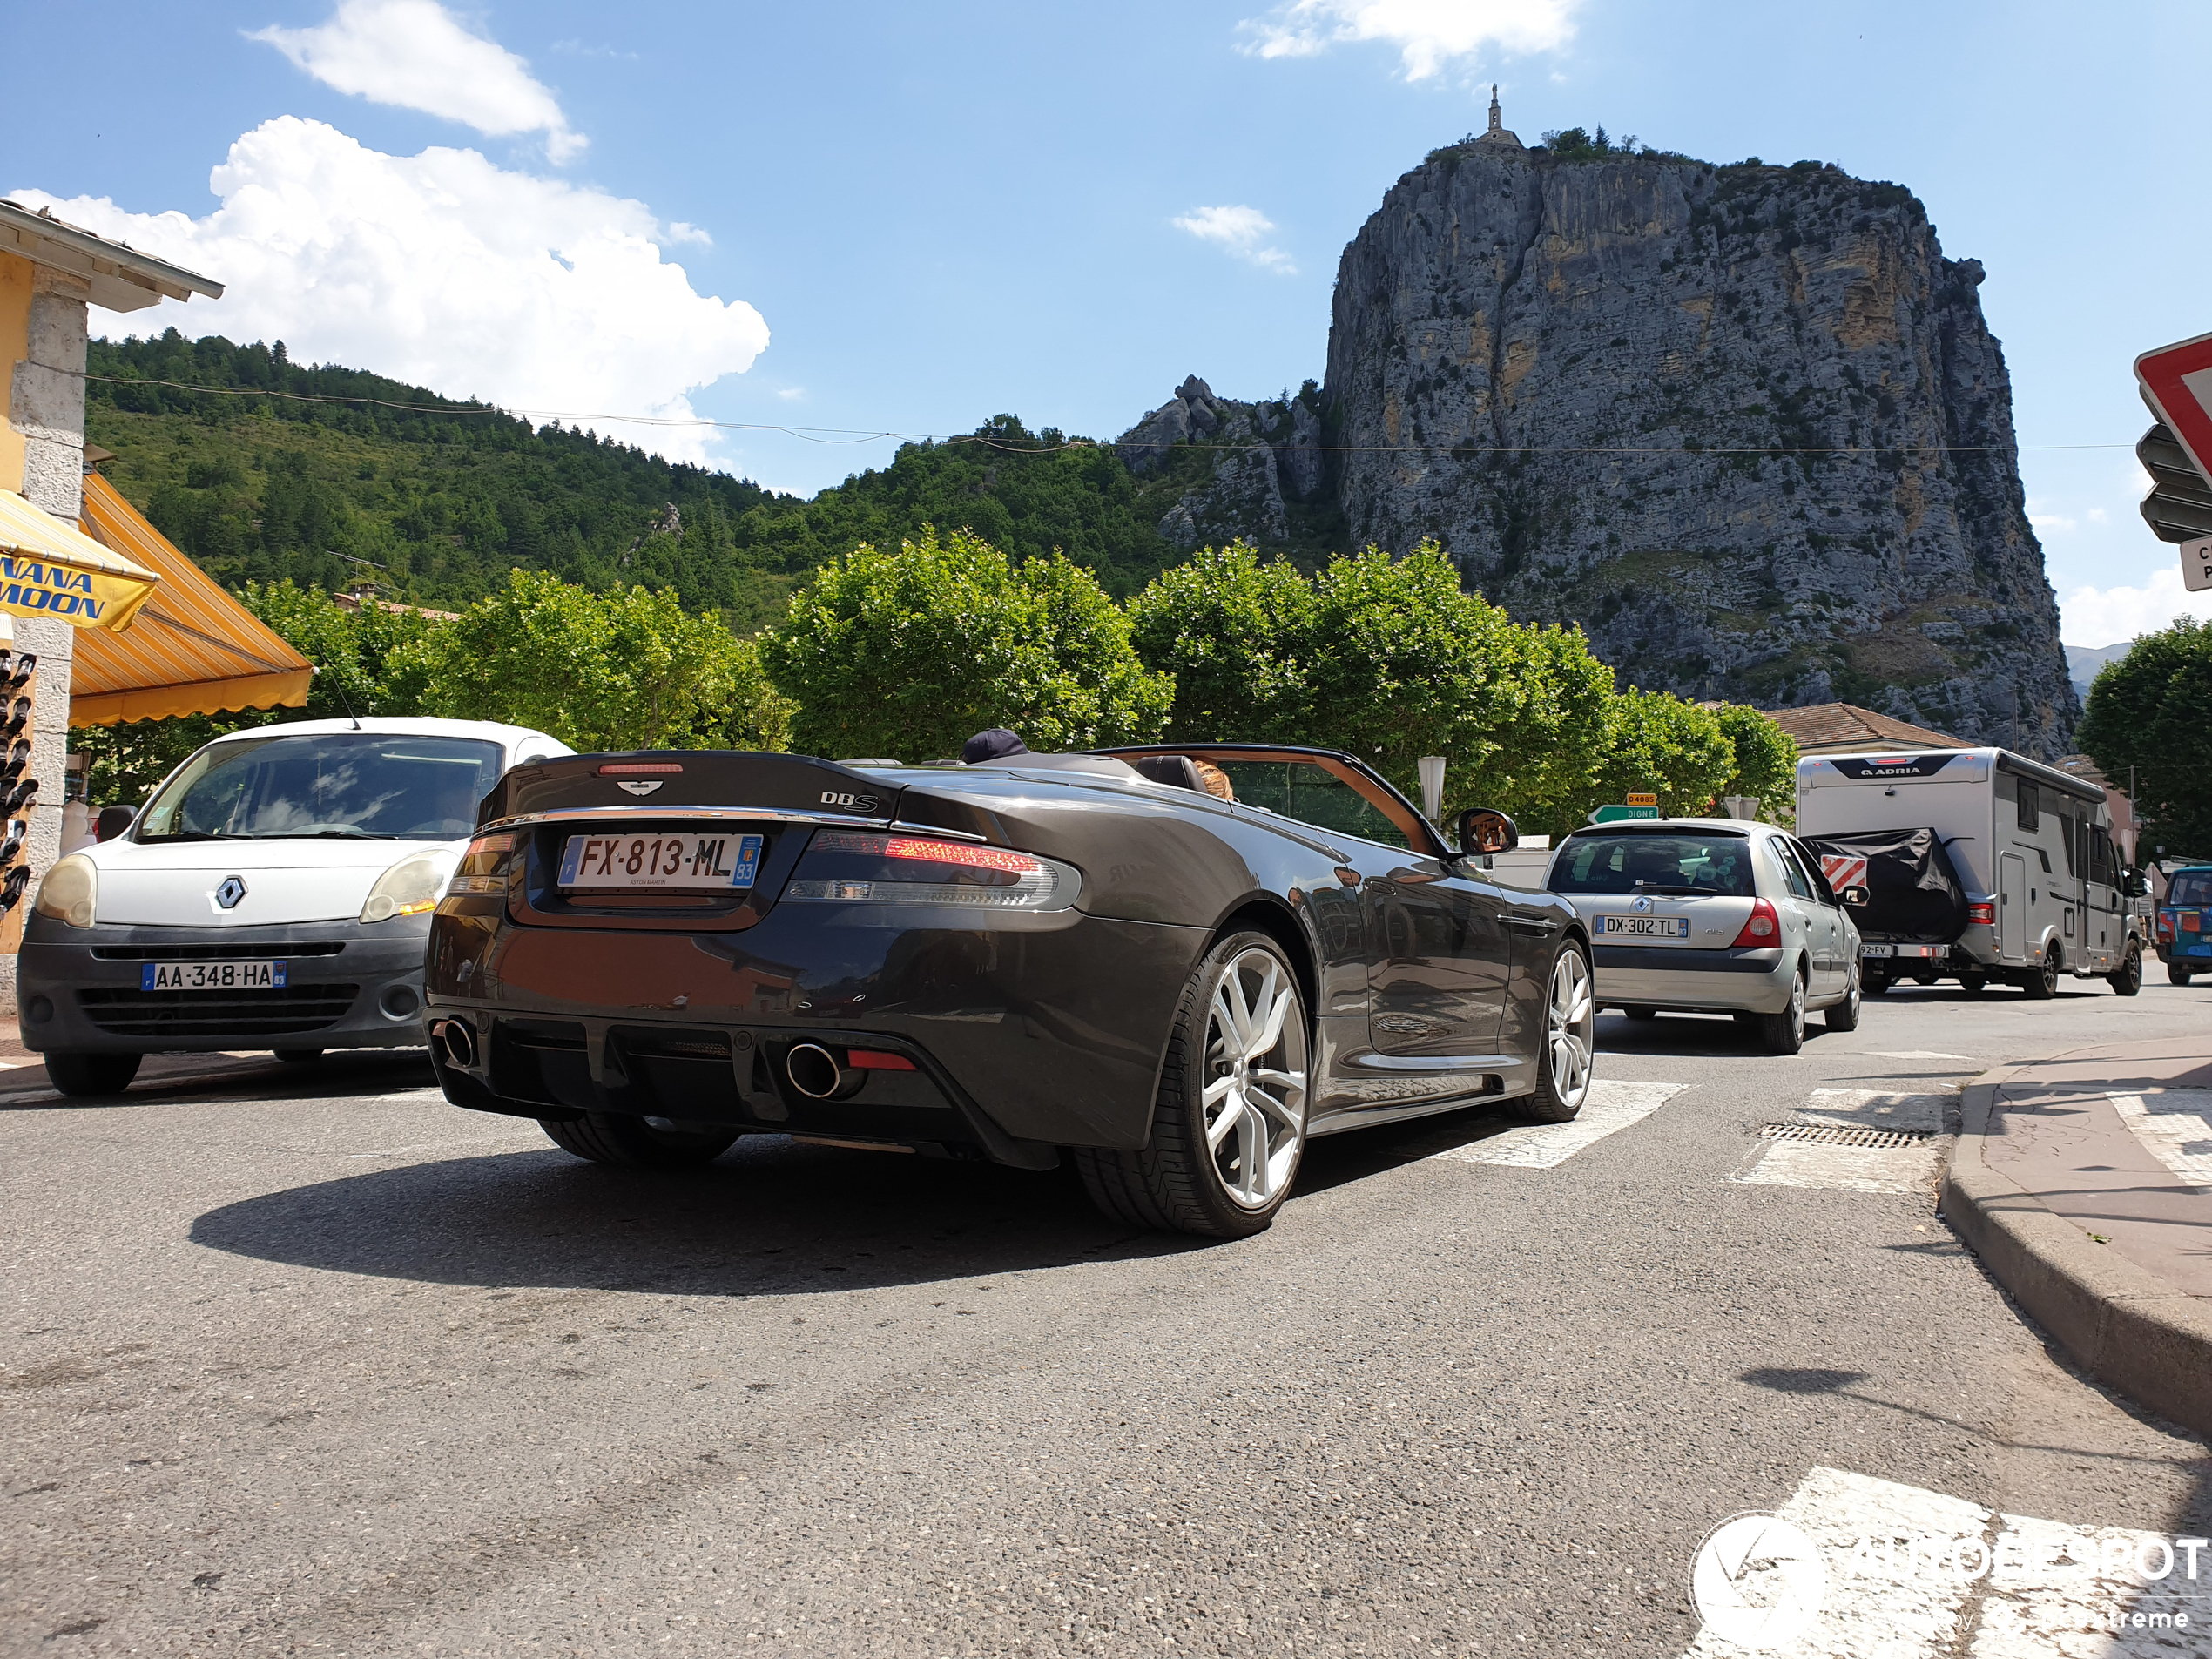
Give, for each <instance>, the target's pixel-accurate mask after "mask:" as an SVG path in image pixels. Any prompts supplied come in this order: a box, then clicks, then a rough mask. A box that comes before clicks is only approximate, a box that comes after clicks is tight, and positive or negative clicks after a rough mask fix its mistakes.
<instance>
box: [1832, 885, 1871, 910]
mask: <svg viewBox="0 0 2212 1659" xmlns="http://www.w3.org/2000/svg"><path fill="white" fill-rule="evenodd" d="M1836 896H1837V897H1838V899H1841V900H1843V901H1844V903H1845V904H1847V905H1849V906H1850V907H1851V908H1852V909H1854V910H1862V909H1864V908H1865V907H1866V906H1868V905H1870V904H1871V903H1873V902H1874V895H1873V894H1871V893H1869V892H1867V890H1866V889H1865V887H1858V886H1856V885H1853V886H1851V887H1845V888H1844V890H1843V891H1842V892H1841V893H1839V894H1837V895H1836Z"/></svg>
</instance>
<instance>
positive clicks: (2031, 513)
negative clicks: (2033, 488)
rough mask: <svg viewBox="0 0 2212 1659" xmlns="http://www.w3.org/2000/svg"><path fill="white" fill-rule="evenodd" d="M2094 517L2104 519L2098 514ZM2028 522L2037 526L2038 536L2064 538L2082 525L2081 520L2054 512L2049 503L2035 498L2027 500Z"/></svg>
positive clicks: (2031, 497)
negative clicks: (2070, 531) (2069, 531)
mask: <svg viewBox="0 0 2212 1659" xmlns="http://www.w3.org/2000/svg"><path fill="white" fill-rule="evenodd" d="M2092 516H2094V517H2097V518H2102V517H2103V516H2104V515H2103V513H2102V512H2098V513H2095V514H2094V515H2092ZM2027 522H2028V523H2031V524H2033V526H2035V533H2036V534H2037V535H2038V536H2063V535H2065V534H2066V533H2067V531H2068V530H2071V529H2077V528H2078V527H2079V524H2080V521H2079V520H2076V519H2073V518H2069V517H2067V516H2066V515H2065V514H2064V513H2058V512H2053V511H2052V510H2051V509H2050V507H2049V505H2048V504H2047V503H2046V502H2040V501H2038V500H2036V499H2035V497H2034V496H2029V497H2028V498H2027Z"/></svg>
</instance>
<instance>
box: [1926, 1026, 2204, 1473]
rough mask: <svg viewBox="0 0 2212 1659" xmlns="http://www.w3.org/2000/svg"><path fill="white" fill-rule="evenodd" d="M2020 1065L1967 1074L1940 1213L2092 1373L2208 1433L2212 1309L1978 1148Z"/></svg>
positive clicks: (2149, 1404) (2044, 1325)
mask: <svg viewBox="0 0 2212 1659" xmlns="http://www.w3.org/2000/svg"><path fill="white" fill-rule="evenodd" d="M2023 1069H2025V1068H2022V1067H2019V1066H2000V1067H1998V1068H1997V1069H1995V1070H1993V1071H1986V1072H1984V1073H1982V1075H1981V1076H1979V1077H1977V1078H1975V1079H1974V1081H1973V1082H1971V1083H1968V1084H1967V1085H1966V1095H1965V1098H1964V1101H1963V1103H1962V1104H1963V1109H1964V1120H1965V1121H1964V1124H1963V1128H1962V1130H1961V1132H1960V1134H1959V1142H1958V1145H1957V1146H1956V1147H1955V1148H1954V1149H1953V1150H1952V1155H1951V1163H1950V1167H1949V1168H1948V1169H1947V1170H1945V1172H1944V1177H1943V1197H1942V1211H1943V1215H1944V1218H1945V1219H1946V1220H1947V1221H1948V1222H1950V1224H1952V1227H1954V1228H1955V1229H1956V1230H1957V1231H1958V1233H1959V1237H1960V1238H1964V1239H1965V1240H1966V1244H1967V1245H1968V1247H1969V1248H1970V1249H1972V1250H1973V1252H1974V1254H1975V1255H1976V1256H1978V1257H1979V1258H1981V1261H1982V1264H1983V1265H1985V1266H1986V1267H1987V1268H1988V1269H1989V1271H1991V1272H1992V1273H1993V1274H1995V1275H1996V1276H1997V1278H1998V1281H1999V1282H2000V1284H2002V1285H2004V1286H2005V1288H2006V1290H2008V1291H2011V1292H2012V1293H2013V1296H2014V1297H2015V1298H2018V1299H2019V1301H2020V1305H2021V1306H2022V1307H2024V1308H2026V1309H2027V1311H2028V1312H2029V1313H2031V1314H2033V1316H2034V1318H2035V1321H2036V1323H2037V1324H2039V1325H2041V1326H2042V1327H2043V1328H2044V1329H2045V1330H2046V1331H2047V1332H2050V1333H2051V1335H2052V1336H2054V1337H2055V1338H2056V1339H2058V1340H2059V1342H2060V1345H2062V1346H2063V1347H2064V1348H2065V1349H2066V1351H2067V1352H2068V1353H2070V1354H2072V1355H2073V1356H2074V1359H2076V1360H2077V1361H2079V1362H2080V1365H2081V1366H2082V1367H2083V1368H2084V1369H2086V1370H2087V1372H2089V1374H2090V1375H2091V1376H2093V1377H2095V1378H2097V1379H2099V1380H2101V1381H2103V1382H2107V1383H2109V1384H2111V1385H2112V1386H2114V1388H2117V1389H2119V1390H2120V1391H2121V1393H2124V1394H2127V1395H2128V1396H2130V1397H2131V1398H2132V1399H2136V1400H2138V1401H2140V1402H2141V1404H2143V1405H2145V1406H2149V1407H2150V1408H2151V1409H2152V1410H2153V1411H2155V1412H2157V1413H2160V1414H2161V1416H2164V1417H2168V1418H2170V1419H2172V1420H2174V1421H2175V1422H2176V1423H2179V1424H2182V1426H2184V1427H2187V1428H2188V1429H2191V1430H2193V1431H2195V1433H2199V1434H2204V1435H2212V1309H2208V1308H2207V1307H2206V1306H2205V1305H2204V1304H2203V1300H2202V1298H2198V1297H2194V1296H2190V1295H2188V1294H2187V1293H2185V1292H2183V1291H2177V1290H2175V1288H2174V1287H2173V1286H2172V1285H2168V1284H2167V1283H2166V1281H2165V1280H2163V1279H2161V1278H2158V1277H2157V1276H2156V1275H2155V1274H2153V1273H2150V1272H2148V1271H2146V1270H2144V1269H2142V1268H2141V1267H2138V1266H2136V1265H2135V1264H2134V1263H2133V1262H2131V1261H2129V1260H2128V1259H2127V1258H2125V1257H2123V1256H2121V1255H2120V1254H2118V1253H2117V1252H2115V1251H2111V1250H2108V1249H2107V1248H2106V1247H2105V1246H2104V1245H2102V1244H2098V1243H2097V1242H2096V1241H2095V1240H2094V1239H2093V1238H2090V1237H2089V1235H2088V1234H2087V1233H2086V1232H2084V1231H2082V1230H2081V1229H2080V1228H2079V1227H2077V1226H2075V1225H2074V1224H2073V1223H2072V1222H2070V1221H2068V1220H2067V1219H2066V1217H2063V1216H2060V1215H2057V1214H2055V1213H2054V1212H2053V1211H2051V1209H2050V1208H2049V1207H2048V1206H2047V1205H2046V1204H2044V1203H2043V1201H2042V1200H2041V1199H2040V1198H2038V1197H2035V1195H2034V1194H2033V1193H2031V1192H2027V1191H2025V1190H2022V1189H2021V1188H2020V1187H2019V1186H2018V1185H2016V1184H2014V1183H2013V1182H2012V1181H2011V1180H2009V1179H2007V1178H2006V1177H2004V1176H2002V1175H2000V1174H1999V1173H1997V1171H1996V1170H1993V1169H1991V1168H1990V1167H1989V1165H1988V1163H1986V1161H1985V1160H1984V1158H1983V1157H1982V1150H1983V1147H1984V1145H1985V1143H1986V1136H1987V1135H1988V1132H1989V1120H1990V1118H1991V1116H1993V1114H1994V1112H1995V1110H1996V1107H1997V1098H1998V1094H1999V1091H2000V1089H2003V1087H2004V1086H2005V1084H2006V1082H2009V1081H2011V1079H2012V1078H2013V1076H2016V1075H2017V1074H2018V1073H2019V1072H2020V1071H2021V1070H2023Z"/></svg>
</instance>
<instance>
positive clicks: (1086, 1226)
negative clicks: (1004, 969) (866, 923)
mask: <svg viewBox="0 0 2212 1659" xmlns="http://www.w3.org/2000/svg"><path fill="white" fill-rule="evenodd" d="M525 1127H526V1126H524V1125H521V1124H517V1125H516V1128H517V1130H523V1129H524V1128H525ZM523 1145H524V1146H527V1145H528V1143H527V1142H526V1141H525V1142H523ZM191 1236H192V1242H193V1243H195V1244H204V1245H206V1246H207V1247H208V1248H210V1249H213V1250H220V1251H227V1252H229V1253H231V1254H233V1255H238V1256H246V1257H252V1258H256V1259H259V1260H262V1261H271V1262H285V1263H289V1264H293V1265H294V1266H299V1267H308V1268H316V1269H321V1270H326V1271H333V1272H341V1273H365V1274H369V1275H372V1276H374V1277H377V1278H402V1279H415V1280H421V1281H425V1282H428V1283H433V1284H445V1285H485V1286H497V1287H500V1288H502V1289H505V1288H509V1287H515V1286H529V1287H535V1288H543V1289H597V1290H622V1291H649V1292H652V1293H655V1294H659V1295H686V1296H734V1297H751V1296H789V1295H803V1294H807V1293H810V1292H818V1291H846V1290H854V1289H861V1288H867V1287H870V1286H887V1285H914V1284H920V1283H926V1282H928V1281H932V1280H937V1279H950V1278H970V1277H974V1276H978V1275H988V1274H995V1273H1010V1272H1027V1271H1037V1270H1040V1269H1047V1268H1056V1267H1065V1266H1072V1265H1076V1264H1081V1263H1084V1262H1092V1261H1102V1260H1116V1259H1123V1258H1136V1257H1150V1256H1165V1255H1174V1254H1177V1253H1179V1252H1181V1251H1188V1250H1193V1249H1200V1248H1204V1247H1205V1246H1206V1245H1208V1244H1211V1243H1213V1242H1214V1241H1212V1240H1207V1239H1198V1238H1185V1237H1183V1236H1180V1235H1176V1234H1164V1233H1146V1232H1132V1231H1131V1230H1130V1228H1129V1227H1128V1226H1126V1225H1124V1224H1118V1223H1116V1222H1111V1221H1108V1220H1106V1219H1105V1218H1104V1217H1102V1216H1100V1215H1099V1214H1098V1213H1097V1212H1096V1211H1095V1210H1093V1209H1092V1208H1091V1207H1090V1204H1089V1201H1088V1200H1087V1199H1086V1198H1085V1197H1084V1196H1083V1192H1082V1187H1081V1185H1080V1184H1079V1183H1078V1182H1077V1181H1076V1178H1075V1176H1074V1174H1073V1172H1072V1171H1070V1170H1058V1171H1055V1172H1052V1173H1049V1174H1031V1173H1028V1172H1027V1171H1023V1170H1006V1169H1001V1168H998V1167H997V1166H995V1165H991V1164H983V1163H958V1162H953V1161H949V1160H944V1159H934V1158H922V1157H911V1156H900V1155H895V1154H889V1153H878V1152H860V1151H848V1150H840V1149H833V1148H825V1147H815V1146H808V1145H804V1144H800V1143H795V1142H792V1141H789V1140H786V1139H785V1138H784V1137H782V1136H747V1137H745V1139H744V1140H741V1141H739V1142H738V1144H737V1145H736V1147H734V1148H733V1149H732V1150H731V1151H729V1152H728V1153H726V1154H725V1155H724V1156H723V1157H721V1158H719V1159H718V1160H716V1161H715V1162H714V1163H711V1164H710V1165H708V1166H707V1167H706V1168H705V1169H702V1170H686V1171H681V1172H677V1173H669V1174H646V1173H640V1172H635V1171H631V1170H615V1169H609V1168H605V1167H603V1166H600V1165H597V1164H590V1163H582V1162H580V1161H578V1160H577V1159H576V1158H574V1157H570V1155H569V1154H567V1153H565V1152H562V1151H558V1150H556V1149H554V1148H553V1147H551V1146H550V1145H548V1146H546V1147H545V1148H544V1149H543V1150H536V1149H535V1148H531V1149H529V1150H517V1151H513V1152H503V1153H496V1154H492V1155H489V1156H485V1157H459V1158H445V1159H440V1160H436V1161H434V1162H428V1163H410V1164H407V1165H405V1166H404V1167H400V1168H388V1169H380V1170H374V1171H370V1172H366V1173H362V1174H357V1175H349V1176H346V1177H341V1178H339V1179H335V1180H330V1181H322V1182H317V1183H314V1184H310V1185H306V1186H298V1187H291V1188H287V1190H283V1191H281V1192H272V1193H267V1194H264V1195H262V1196H260V1197H253V1198H246V1199H243V1200H241V1201H239V1203H236V1204H226V1205H224V1206H223V1207H222V1208H220V1209H218V1210H211V1211H207V1212H206V1214H204V1215H202V1216H200V1217H199V1218H198V1219H197V1220H196V1221H195V1222H194V1223H193V1224H192V1235H191Z"/></svg>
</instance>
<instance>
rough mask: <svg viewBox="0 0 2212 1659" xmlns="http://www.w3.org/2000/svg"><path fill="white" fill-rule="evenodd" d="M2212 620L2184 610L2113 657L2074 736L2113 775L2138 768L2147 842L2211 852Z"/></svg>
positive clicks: (2171, 853)
mask: <svg viewBox="0 0 2212 1659" xmlns="http://www.w3.org/2000/svg"><path fill="white" fill-rule="evenodd" d="M2208 709H2212V624H2207V623H2202V622H2198V621H2196V620H2195V618H2193V617H2175V619H2174V625H2173V626H2172V627H2171V628H2168V629H2165V630H2163V631H2161V632H2158V633H2155V634H2145V635H2143V636H2142V637H2141V638H2140V639H2138V640H2136V641H2135V643H2134V645H2133V646H2131V647H2130V648H2129V649H2128V654H2127V655H2126V656H2125V657H2122V658H2120V659H2119V660H2117V661H2116V662H2113V663H2108V664H2106V666H2105V668H2104V671H2102V672H2101V673H2100V674H2099V675H2098V676H2097V678H2096V679H2095V680H2094V682H2092V683H2091V685H2090V686H2089V707H2088V713H2087V716H2086V718H2083V720H2082V722H2081V725H2080V729H2079V731H2078V732H2076V733H2075V741H2076V742H2078V743H2080V745H2081V748H2082V751H2083V752H2084V753H2086V754H2087V755H2088V757H2089V758H2090V759H2092V760H2094V761H2095V762H2096V763H2097V769H2098V770H2099V771H2100V772H2103V773H2104V775H2105V776H2106V777H2107V778H2110V779H2115V780H2118V781H2121V782H2122V783H2124V782H2125V781H2126V780H2127V778H2128V772H2129V769H2130V768H2133V769H2134V779H2135V806H2136V810H2137V811H2138V812H2140V813H2141V814H2142V815H2143V817H2144V818H2145V819H2147V820H2148V823H2149V827H2148V829H2147V830H2146V831H2145V832H2144V834H2143V836H2142V844H2143V846H2144V847H2145V849H2146V851H2145V853H2144V856H2145V857H2146V858H2148V856H2149V854H2148V849H2149V848H2152V847H2157V846H2163V847H2165V849H2166V853H2167V856H2168V857H2169V858H2181V857H2188V858H2205V857H2212V718H2208V717H2207V714H2206V711H2207V710H2208Z"/></svg>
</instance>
